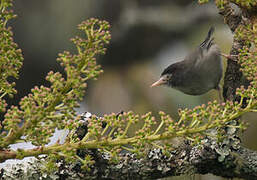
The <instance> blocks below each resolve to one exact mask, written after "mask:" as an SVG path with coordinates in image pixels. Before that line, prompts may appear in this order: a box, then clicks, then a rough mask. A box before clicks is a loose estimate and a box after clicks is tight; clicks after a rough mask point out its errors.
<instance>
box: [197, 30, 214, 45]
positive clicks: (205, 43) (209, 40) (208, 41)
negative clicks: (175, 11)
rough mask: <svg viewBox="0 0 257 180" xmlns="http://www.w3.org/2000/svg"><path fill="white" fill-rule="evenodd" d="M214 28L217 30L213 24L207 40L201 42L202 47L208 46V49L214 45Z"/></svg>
mask: <svg viewBox="0 0 257 180" xmlns="http://www.w3.org/2000/svg"><path fill="white" fill-rule="evenodd" d="M214 30H215V28H214V27H213V26H211V28H210V29H209V32H208V34H207V36H206V38H205V40H204V41H203V42H202V43H201V44H200V47H201V48H207V49H209V48H210V46H211V45H212V41H213V38H211V36H212V35H213V33H214Z"/></svg>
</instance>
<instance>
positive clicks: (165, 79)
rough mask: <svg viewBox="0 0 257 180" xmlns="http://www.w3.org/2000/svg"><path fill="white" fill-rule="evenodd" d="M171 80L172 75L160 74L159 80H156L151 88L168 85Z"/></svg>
mask: <svg viewBox="0 0 257 180" xmlns="http://www.w3.org/2000/svg"><path fill="white" fill-rule="evenodd" d="M171 78H172V74H169V73H166V74H162V75H161V77H160V79H159V80H157V81H156V82H154V83H153V84H152V85H151V87H155V86H161V85H169V81H170V80H171Z"/></svg>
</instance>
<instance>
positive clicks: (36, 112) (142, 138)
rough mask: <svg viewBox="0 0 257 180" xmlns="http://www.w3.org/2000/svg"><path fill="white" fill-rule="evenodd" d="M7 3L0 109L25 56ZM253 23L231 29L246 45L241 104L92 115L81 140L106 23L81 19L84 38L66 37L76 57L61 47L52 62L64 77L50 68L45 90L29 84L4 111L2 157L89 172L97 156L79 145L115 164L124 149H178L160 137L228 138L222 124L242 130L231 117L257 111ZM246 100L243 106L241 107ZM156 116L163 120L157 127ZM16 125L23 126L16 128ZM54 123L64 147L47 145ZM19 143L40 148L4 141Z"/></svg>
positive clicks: (106, 33)
mask: <svg viewBox="0 0 257 180" xmlns="http://www.w3.org/2000/svg"><path fill="white" fill-rule="evenodd" d="M201 2H202V3H203V2H206V1H201ZM217 2H223V1H217ZM224 2H225V0H224ZM10 6H11V1H7V0H2V1H1V12H2V14H1V32H3V33H1V36H0V44H1V51H2V53H1V55H0V56H1V69H0V74H1V78H2V79H1V82H0V87H1V91H0V93H1V104H0V105H1V106H0V110H2V111H4V110H5V106H6V105H5V102H4V101H3V100H2V97H3V96H4V95H6V94H8V95H12V94H13V93H14V92H15V90H14V89H13V86H14V85H13V84H9V82H8V81H7V78H8V77H10V76H12V77H16V78H17V76H18V69H19V68H20V66H21V61H22V56H21V51H20V50H17V45H16V44H14V43H13V41H12V38H11V37H12V34H11V31H10V28H9V29H8V28H7V29H6V23H7V20H9V19H10V18H12V17H14V15H13V14H12V13H10V12H9V13H8V12H7V11H6V9H8V8H9V7H10ZM217 6H218V4H217ZM220 8H222V6H220ZM254 27H256V25H255V24H253V25H249V27H248V26H247V27H241V28H239V29H238V30H237V32H236V38H238V39H241V40H244V41H245V42H246V46H245V47H244V48H243V49H242V50H240V53H239V63H240V64H241V70H242V72H243V73H244V75H245V76H246V77H247V78H248V80H250V81H251V84H250V86H248V87H241V88H239V89H237V91H236V93H237V95H238V96H240V98H239V99H240V101H239V102H230V101H227V102H224V103H221V104H219V103H217V102H216V101H214V102H210V103H208V105H202V106H197V107H195V108H193V109H183V110H179V119H178V120H175V119H172V118H171V117H170V116H169V115H167V114H165V113H164V112H160V113H159V114H160V116H159V117H154V116H152V114H151V112H149V113H146V114H145V115H139V114H136V113H133V112H125V113H123V114H120V115H118V116H117V115H115V114H114V113H113V114H109V115H105V116H104V117H102V118H97V117H96V116H92V117H91V118H89V119H88V122H87V123H88V124H87V127H88V132H87V134H86V135H85V136H84V137H83V138H82V139H81V140H80V139H79V138H78V137H76V133H75V129H76V128H77V127H78V126H80V125H81V121H80V117H79V116H77V115H76V112H75V110H74V108H75V107H78V101H79V100H82V97H83V95H84V94H85V88H86V86H87V84H86V81H87V80H89V79H96V78H97V76H98V75H99V74H100V73H102V70H101V67H100V66H99V65H97V63H96V59H95V57H96V56H97V55H99V54H104V53H105V51H106V49H105V48H104V47H105V45H106V44H108V43H109V41H110V33H109V28H110V26H109V24H108V23H107V22H106V21H100V20H97V19H93V18H92V19H89V20H87V21H84V22H82V23H81V24H80V25H79V26H78V29H79V30H82V31H83V32H84V33H85V37H84V38H81V37H75V38H73V39H71V41H72V42H73V43H74V44H75V46H76V48H77V54H71V53H69V52H67V51H65V52H63V53H61V54H59V58H58V59H57V61H58V62H60V64H61V65H62V66H63V67H64V69H65V72H66V76H65V77H63V75H62V74H60V73H58V72H56V73H54V72H49V73H48V75H47V77H46V79H47V80H48V81H49V82H50V83H51V86H50V87H44V86H41V87H35V88H33V89H32V90H31V93H30V94H29V95H28V96H25V97H24V98H22V99H21V101H20V103H19V106H12V107H11V108H10V109H9V110H8V111H7V112H6V114H5V119H4V121H3V125H4V130H5V131H3V132H2V133H1V134H0V162H2V161H5V160H6V159H11V158H18V159H22V158H24V157H28V156H35V157H38V156H39V155H41V154H46V155H48V156H47V164H46V167H48V169H54V166H55V164H56V163H55V162H56V160H58V159H65V160H66V161H67V162H75V161H77V160H80V161H81V162H82V163H83V168H85V169H87V170H89V169H90V165H91V164H92V163H94V160H92V157H91V156H90V155H87V156H85V158H81V157H79V156H77V154H76V150H77V149H81V148H82V149H92V148H97V149H98V150H99V151H102V152H107V153H109V155H110V156H111V159H112V160H113V162H117V161H119V153H120V151H121V150H122V149H125V150H128V151H131V152H133V153H136V154H137V155H139V156H140V155H143V154H144V153H145V152H147V149H148V148H150V147H157V148H162V149H163V150H164V152H165V153H166V154H168V151H169V150H171V149H174V148H175V146H174V145H173V144H171V143H159V141H162V140H170V139H172V138H175V137H183V138H185V139H188V140H190V141H191V142H192V143H193V144H200V143H202V139H203V138H204V137H206V136H210V135H211V136H215V138H216V139H217V140H220V141H221V140H222V139H224V138H226V134H225V133H224V127H233V128H237V129H241V130H244V129H245V128H246V126H245V124H244V123H243V122H240V123H239V124H238V125H231V124H230V123H229V122H230V121H231V120H234V119H235V118H238V117H240V116H241V115H243V114H245V113H247V112H256V111H257V110H256V109H257V78H256V75H257V68H256V67H257V66H256V65H257V64H256V56H257V54H256V52H257V51H256V47H257V46H256V43H257V39H256V37H257V36H256V28H254ZM2 67H4V68H2ZM244 99H246V107H242V105H243V101H244ZM157 119H160V123H159V124H158V123H157V122H158V121H157ZM21 122H23V124H22V125H21V126H19V124H20V123H21ZM103 122H105V123H106V127H105V128H102V123H103ZM139 122H143V126H142V127H141V128H139V129H135V133H134V134H128V132H129V130H130V129H132V128H133V129H134V127H135V124H137V123H139ZM82 123H83V122H82ZM55 128H59V129H69V130H71V131H70V134H69V136H68V138H67V139H66V142H65V143H64V144H59V143H58V142H57V143H56V144H54V145H51V146H46V144H47V143H48V142H49V138H50V137H51V136H52V134H53V132H54V130H55ZM213 129H214V130H216V132H217V133H216V134H215V135H212V134H210V130H213ZM5 132H8V134H6V133H5ZM39 134H40V135H39ZM20 141H29V142H32V144H34V145H36V146H38V147H37V148H35V149H32V150H17V151H11V152H9V151H8V148H9V145H11V144H14V143H17V142H20ZM169 142H170V141H169Z"/></svg>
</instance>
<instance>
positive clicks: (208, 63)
mask: <svg viewBox="0 0 257 180" xmlns="http://www.w3.org/2000/svg"><path fill="white" fill-rule="evenodd" d="M214 31H215V28H214V27H213V26H211V27H210V29H209V31H208V34H207V36H206V38H205V40H204V41H203V42H202V43H201V44H200V45H198V46H197V47H196V48H195V49H194V50H192V51H191V52H190V53H188V54H187V55H186V57H185V58H184V60H183V61H180V62H176V63H173V64H171V65H169V66H168V67H167V68H165V69H164V71H163V72H162V73H161V77H160V79H159V80H157V81H156V82H154V83H153V84H152V85H151V87H155V86H161V85H166V86H168V87H171V88H174V89H176V90H179V91H181V92H183V93H184V94H188V95H193V96H197V95H202V94H205V93H207V92H208V91H210V90H212V89H215V90H218V92H219V98H220V99H222V96H221V88H220V85H219V84H220V80H221V78H222V73H223V63H222V58H221V55H222V54H221V51H220V48H219V47H218V45H217V44H216V43H215V42H214V38H213V37H212V35H213V33H214Z"/></svg>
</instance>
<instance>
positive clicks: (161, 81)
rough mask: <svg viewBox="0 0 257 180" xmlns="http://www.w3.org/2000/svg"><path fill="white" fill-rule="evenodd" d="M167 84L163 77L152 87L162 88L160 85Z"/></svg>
mask: <svg viewBox="0 0 257 180" xmlns="http://www.w3.org/2000/svg"><path fill="white" fill-rule="evenodd" d="M165 83H166V81H165V78H164V77H161V78H160V79H159V80H158V81H156V82H154V83H153V84H152V85H151V87H155V86H160V85H162V84H165Z"/></svg>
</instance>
